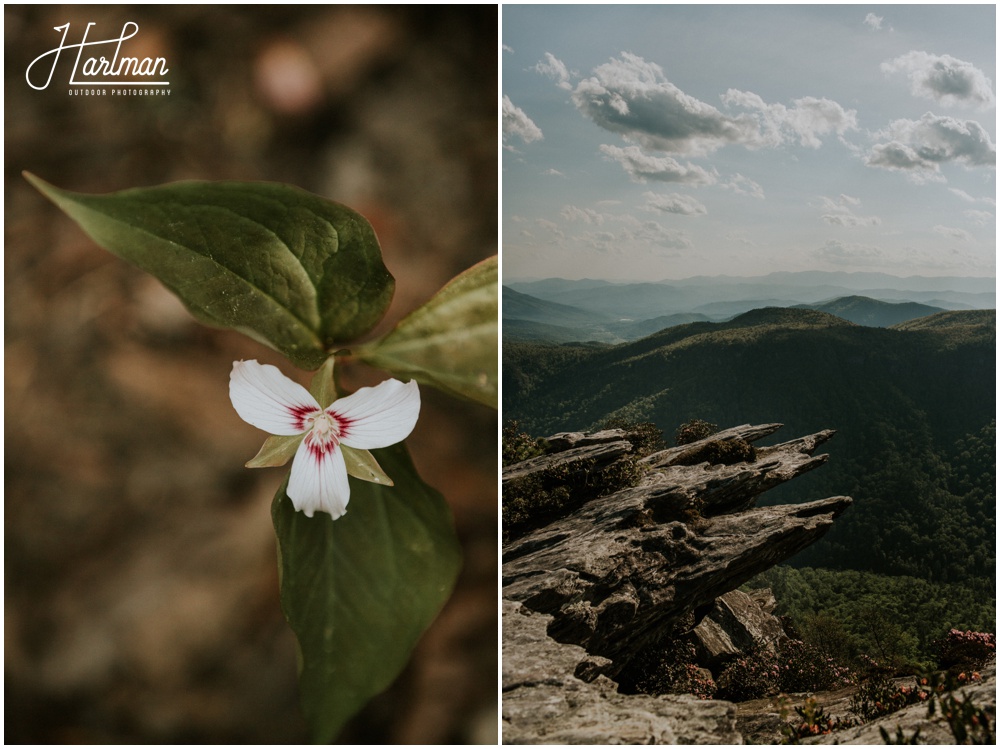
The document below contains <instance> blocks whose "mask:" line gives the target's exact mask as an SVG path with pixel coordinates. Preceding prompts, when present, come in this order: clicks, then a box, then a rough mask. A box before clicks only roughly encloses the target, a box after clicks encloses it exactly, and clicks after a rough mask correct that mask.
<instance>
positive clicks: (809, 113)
mask: <svg viewBox="0 0 1000 749" xmlns="http://www.w3.org/2000/svg"><path fill="white" fill-rule="evenodd" d="M722 101H723V103H724V104H726V105H728V106H735V107H742V108H744V109H751V110H754V111H755V112H756V115H755V117H756V119H757V120H758V123H759V128H760V133H761V138H762V140H763V142H764V144H766V145H768V146H773V147H777V146H780V145H782V144H783V143H786V142H788V141H789V140H790V139H797V140H798V141H799V144H800V145H802V146H809V147H810V148H819V147H820V146H821V145H823V141H821V140H820V139H819V136H820V135H826V134H827V133H830V132H835V133H837V134H838V135H843V134H844V133H845V132H846V131H847V130H857V129H858V114H857V112H856V111H855V110H853V109H848V110H845V109H844V108H843V107H842V106H840V105H839V104H838V103H837V102H835V101H832V100H830V99H817V98H816V97H814V96H806V97H803V98H801V99H793V100H792V106H791V107H786V106H785V105H784V104H768V103H766V102H765V101H764V100H763V99H762V98H761V97H760V96H758V95H757V94H754V93H751V92H749V91H738V90H736V89H734V88H731V89H729V90H728V91H727V92H726V93H725V94H723V95H722Z"/></svg>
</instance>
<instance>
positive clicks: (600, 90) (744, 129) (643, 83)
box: [573, 52, 756, 155]
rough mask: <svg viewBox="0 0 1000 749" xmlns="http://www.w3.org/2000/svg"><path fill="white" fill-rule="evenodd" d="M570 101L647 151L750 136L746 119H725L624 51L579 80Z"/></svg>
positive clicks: (708, 145) (751, 125)
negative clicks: (618, 57) (590, 74)
mask: <svg viewBox="0 0 1000 749" xmlns="http://www.w3.org/2000/svg"><path fill="white" fill-rule="evenodd" d="M573 102H574V103H575V104H576V106H577V108H578V109H579V110H580V112H582V113H583V114H584V115H585V116H586V117H588V118H590V119H591V120H593V121H594V122H595V123H596V124H597V125H599V126H600V127H602V128H604V129H605V130H608V131H610V132H613V133H619V134H620V135H622V136H624V137H625V138H626V139H627V140H629V141H632V142H633V143H637V144H638V145H640V146H642V147H643V148H646V149H648V150H653V151H665V152H668V153H679V154H688V155H703V154H707V153H711V152H712V151H715V150H716V149H718V148H720V147H722V146H724V145H726V144H727V143H746V142H753V141H754V140H755V138H756V123H755V122H754V121H753V119H752V118H750V117H745V118H743V119H739V118H737V119H733V118H730V117H727V116H726V115H724V114H722V112H720V111H719V110H718V109H716V108H715V107H713V106H711V105H710V104H706V103H705V102H703V101H699V100H698V99H696V98H694V97H693V96H688V95H687V94H685V93H684V92H683V91H681V90H680V89H679V88H678V87H677V86H675V85H674V84H673V83H671V82H670V81H668V80H667V79H666V77H665V76H664V75H663V69H662V68H660V66H659V65H656V64H655V63H650V62H646V61H645V60H643V59H642V58H641V57H638V56H637V55H633V54H631V53H629V52H623V53H622V59H620V60H619V59H615V58H612V59H611V62H608V63H605V64H604V65H599V66H598V67H597V68H595V69H594V75H593V77H591V78H586V79H584V80H582V81H580V83H578V84H577V87H576V90H575V91H574V92H573Z"/></svg>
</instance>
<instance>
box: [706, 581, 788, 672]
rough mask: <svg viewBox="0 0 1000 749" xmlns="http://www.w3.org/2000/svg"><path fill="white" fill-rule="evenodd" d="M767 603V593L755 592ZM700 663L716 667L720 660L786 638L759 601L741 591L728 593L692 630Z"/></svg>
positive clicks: (779, 624) (780, 627)
mask: <svg viewBox="0 0 1000 749" xmlns="http://www.w3.org/2000/svg"><path fill="white" fill-rule="evenodd" d="M754 592H755V593H760V594H762V597H764V598H765V600H766V598H767V597H768V596H770V601H774V597H773V596H771V595H770V590H763V591H754ZM772 610H773V609H772ZM692 633H693V635H694V637H695V644H696V646H697V648H698V655H699V659H698V662H699V663H704V664H705V665H707V666H709V667H710V668H713V669H714V668H716V667H717V666H719V665H721V664H722V662H723V661H725V660H726V659H728V658H732V657H733V656H736V655H738V654H740V653H745V652H748V651H750V650H753V649H754V648H768V649H770V650H772V651H774V649H775V647H776V646H777V645H778V644H779V643H781V641H782V640H784V639H786V635H785V630H784V628H783V627H782V626H781V622H780V621H779V620H778V618H777V617H776V616H774V615H772V614H771V612H770V611H768V610H767V608H766V606H762V605H761V603H760V601H759V600H758V599H757V598H756V597H754V596H751V595H749V594H747V593H744V592H743V591H741V590H731V591H729V592H728V593H726V594H725V595H724V596H719V598H717V599H715V606H713V607H712V610H711V611H710V612H709V613H708V616H706V617H705V618H704V619H702V620H701V622H699V624H698V626H697V627H695V628H694V629H693V630H692Z"/></svg>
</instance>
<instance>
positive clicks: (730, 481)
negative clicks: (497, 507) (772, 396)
mask: <svg viewBox="0 0 1000 749" xmlns="http://www.w3.org/2000/svg"><path fill="white" fill-rule="evenodd" d="M778 428H780V425H779V424H767V425H760V426H751V425H745V426H742V427H735V428H733V429H728V430H726V431H725V432H721V433H718V434H716V435H713V436H712V437H710V438H708V441H711V440H716V441H718V440H720V439H741V440H746V441H748V442H752V441H754V440H758V439H761V438H763V437H765V436H767V435H769V434H772V433H773V432H774V431H776V430H777V429H778ZM833 434H834V433H833V432H832V431H823V432H818V433H816V434H813V435H809V436H807V437H802V438H800V439H797V440H793V441H790V442H785V443H782V444H779V445H773V446H770V447H765V448H759V449H758V450H757V451H756V459H755V460H753V461H752V462H740V463H736V464H733V465H712V464H709V463H701V464H699V465H680V464H678V463H679V462H683V460H684V459H685V455H687V456H688V457H690V455H691V454H692V453H691V450H692V449H695V450H696V449H698V447H699V443H702V446H703V445H704V443H706V440H700V441H699V442H695V443H691V444H690V445H685V446H683V447H682V448H671V449H669V450H664V451H661V452H658V453H656V454H654V455H650V456H648V457H647V458H644V459H643V461H641V462H642V464H643V465H645V466H648V468H649V472H648V473H647V474H646V475H644V476H643V478H642V479H641V480H640V482H639V484H638V485H637V486H634V487H632V488H629V489H624V490H622V491H619V492H616V493H615V494H612V495H609V496H605V497H600V498H598V499H594V500H591V501H589V502H587V503H585V504H584V505H582V506H581V507H579V508H577V509H576V510H574V511H573V512H571V513H570V514H569V515H567V516H565V517H562V518H559V519H557V520H555V521H553V522H551V523H550V524H548V525H547V526H545V527H543V528H540V529H537V530H534V531H531V532H529V533H527V534H525V535H523V536H521V537H518V538H516V539H513V540H511V541H510V542H509V543H507V544H505V546H504V556H503V598H504V614H503V616H504V622H503V628H504V673H505V677H504V678H505V685H506V684H507V675H508V673H509V674H511V675H512V678H513V675H514V674H519V677H518V679H517V680H516V681H517V682H518V686H516V687H514V686H511V688H510V689H509V690H508V688H507V686H505V695H504V740H505V742H514V743H517V742H522V743H577V742H586V743H646V742H647V741H657V742H659V741H664V742H671V741H685V742H686V743H699V742H696V741H694V740H687V739H686V738H685V737H684V736H682V735H681V734H680V733H678V732H677V731H678V729H677V728H676V727H674V726H666V727H662V726H661V724H660V723H658V722H655V721H653V718H652V717H650V716H656V715H660V713H658V712H656V711H655V710H653V709H652V708H651V707H650V705H658V706H662V705H664V704H669V703H670V702H672V701H673V699H674V698H672V697H671V698H667V697H649V696H644V695H619V694H617V692H615V691H614V682H613V681H611V680H612V679H614V678H615V677H616V676H618V675H619V674H621V673H622V671H623V670H624V669H627V668H628V666H629V664H630V661H631V660H632V659H634V658H636V657H637V656H638V654H640V653H642V652H643V651H645V650H646V649H648V648H650V647H655V646H656V644H657V642H658V641H659V640H660V639H661V638H662V637H663V636H664V634H667V633H670V632H671V631H674V630H675V629H677V628H678V627H679V626H681V625H682V624H683V623H684V622H686V621H688V620H689V619H690V618H691V615H692V614H693V613H694V612H696V611H697V612H698V613H699V615H702V614H704V613H706V612H707V611H708V610H710V609H711V607H712V606H713V604H714V602H715V600H716V599H717V598H719V597H720V596H724V595H726V594H729V593H731V591H734V590H735V589H736V588H737V587H739V586H740V585H742V584H743V583H745V582H746V581H747V580H749V579H750V578H752V577H753V576H754V575H756V574H758V573H759V572H763V571H764V570H767V569H769V568H771V567H773V566H774V565H776V564H778V563H780V562H782V561H784V560H785V559H787V558H789V557H791V556H793V555H794V554H796V553H798V552H799V551H801V550H802V549H804V548H805V547H806V546H808V545H809V544H811V543H813V542H814V541H815V540H817V539H818V538H819V537H820V536H822V535H823V534H824V533H825V532H826V531H827V530H829V528H830V527H831V525H832V523H833V521H834V519H835V518H836V517H837V516H838V515H840V513H842V512H843V511H844V510H845V509H846V508H847V507H848V506H849V505H850V504H851V499H850V498H849V497H830V498H827V499H820V500H816V501H813V502H807V503H803V504H798V505H780V506H772V507H763V508H757V507H754V504H755V502H756V499H757V497H758V496H759V495H760V494H761V493H762V492H764V491H766V490H767V489H770V488H772V487H773V486H776V485H778V484H780V483H782V482H784V481H788V480H789V479H791V478H794V477H795V476H798V475H800V474H802V473H804V472H806V471H809V470H811V469H813V468H815V467H817V466H819V465H822V464H823V463H824V462H825V461H826V459H827V456H824V455H821V456H815V457H813V455H812V453H813V451H814V450H815V449H816V447H817V446H818V445H820V444H822V443H823V442H825V441H826V440H828V439H829V438H830V437H831V436H833ZM622 442H623V440H620V439H613V440H612V441H610V442H607V441H602V442H598V443H589V444H588V443H587V441H586V438H585V437H584V438H581V439H577V438H576V437H574V438H573V439H571V440H568V441H567V442H565V444H575V445H577V446H576V447H569V448H567V449H566V450H563V451H562V452H559V453H555V454H549V455H545V456H541V457H540V458H534V459H532V460H529V461H524V462H523V463H520V464H518V465H516V466H511V467H508V468H507V469H505V471H504V480H505V481H508V480H510V478H512V477H515V476H516V477H524V476H530V475H531V474H532V473H534V472H536V471H542V470H546V469H547V468H551V467H552V466H553V465H570V464H569V463H567V462H566V460H567V458H569V459H570V460H574V461H576V460H592V459H594V458H595V456H602V459H604V460H607V459H608V458H609V456H611V455H612V454H613V452H617V453H618V456H619V457H620V456H621V455H625V454H627V452H628V450H629V449H630V446H628V443H627V442H625V446H628V448H626V447H623V446H622ZM559 444H564V443H559ZM583 456H586V457H583ZM616 459H617V458H611V462H613V460H616ZM560 460H561V461H562V462H557V461H560ZM739 598H740V597H739V596H735V597H734V596H731V598H730V600H737V599H739ZM744 598H746V599H747V600H749V598H748V597H746V596H744ZM741 604H745V605H746V606H747V607H749V606H751V605H753V604H752V603H747V602H746V601H743V600H741ZM757 608H758V610H759V607H757ZM530 612H535V616H534V617H532V616H530ZM527 619H532V626H533V627H534V630H533V632H534V635H532V637H533V638H534V639H529V640H526V639H525V638H524V637H522V636H520V635H517V636H515V635H514V633H515V632H517V631H518V630H520V629H521V628H522V626H523V624H524V620H527ZM763 621H764V615H763V612H761V621H760V622H758V623H757V624H754V625H752V626H751V628H750V629H752V630H753V631H754V633H755V634H756V635H757V636H759V637H760V638H762V639H766V638H767V637H769V636H770V634H768V633H773V631H772V630H770V629H767V628H766V625H765V624H763V623H762V622H763ZM687 626H690V624H687ZM542 627H544V629H545V633H546V635H547V636H546V637H544V638H543V637H542V635H541V634H540V628H542ZM508 632H511V633H512V634H511V636H512V637H513V638H514V639H511V640H508ZM750 637H751V639H753V637H754V635H750ZM560 643H561V645H560ZM567 646H579V647H572V648H570V649H568V650H567V649H562V650H560V656H559V660H558V662H556V661H555V660H551V659H548V660H540V659H539V658H538V657H537V655H536V654H537V653H538V652H540V651H542V650H545V649H547V648H557V647H558V648H566V647H567ZM584 679H586V680H588V681H584ZM585 685H586V686H585ZM529 686H530V687H531V689H533V690H537V689H541V688H542V686H545V689H546V690H547V691H545V692H544V694H542V693H537V692H536V693H534V694H528V693H527V692H525V691H524V690H525V689H527V688H528V687H529ZM595 689H596V690H598V692H597V693H600V694H601V695H602V696H601V697H600V699H599V700H598V699H596V698H594V697H593V695H594V694H596V693H595V692H594V691H593V690H595ZM588 690H590V691H588ZM583 693H585V694H587V695H588V696H587V698H586V699H585V700H582V698H581V697H580V695H581V694H583ZM612 695H614V696H613V697H612ZM581 700H582V701H581ZM649 700H653V702H649ZM664 700H666V701H667V702H664ZM687 704H696V705H712V704H720V703H712V702H710V701H709V702H697V701H692V702H690V703H687ZM722 704H724V703H722ZM730 707H731V706H730ZM657 709H659V708H657ZM701 709H703V708H699V710H701ZM728 709H729V708H726V710H728ZM681 712H682V713H683V711H681ZM726 714H727V715H728V714H729V713H728V712H727V713H726ZM561 716H567V722H566V723H560V722H559V721H561V720H562V717H561ZM677 719H680V717H678V718H677ZM727 720H728V719H727ZM618 721H620V723H619V722H618ZM556 725H564V726H566V727H565V729H563V728H560V729H559V732H558V735H553V734H552V733H551V730H553V727H554V726H556ZM727 725H728V724H727ZM593 726H613V731H612V734H611V735H608V734H607V733H605V732H604V728H601V729H600V730H598V729H594V730H591V727H593ZM726 731H728V732H731V733H733V734H734V735H735V731H732V730H731V729H729V728H727V729H726ZM626 734H627V735H626ZM616 737H617V738H616ZM735 740H736V739H734V738H733V736H729V735H728V734H727V735H726V736H723V735H722V734H716V735H715V736H713V737H712V739H711V740H710V741H707V742H706V743H731V742H733V741H735Z"/></svg>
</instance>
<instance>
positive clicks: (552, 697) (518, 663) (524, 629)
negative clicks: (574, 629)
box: [503, 601, 742, 744]
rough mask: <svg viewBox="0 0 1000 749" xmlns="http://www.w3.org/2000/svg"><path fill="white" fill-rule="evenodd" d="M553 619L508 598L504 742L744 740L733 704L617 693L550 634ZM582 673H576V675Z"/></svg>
mask: <svg viewBox="0 0 1000 749" xmlns="http://www.w3.org/2000/svg"><path fill="white" fill-rule="evenodd" d="M551 621H552V617H551V616H549V615H547V614H540V613H538V612H535V611H532V610H531V609H529V608H527V607H525V606H522V605H521V604H518V603H514V602H512V601H504V602H503V740H504V743H505V744H720V743H721V744H740V743H742V741H741V737H740V734H739V733H738V732H737V730H736V708H735V706H734V705H731V704H729V703H728V702H715V701H703V700H698V699H697V698H695V697H693V696H690V695H667V696H663V697H650V696H647V695H624V694H619V692H618V685H617V684H615V683H614V682H613V681H611V680H610V679H608V678H607V677H606V676H601V675H593V674H592V673H591V674H589V675H588V674H587V673H584V672H583V671H584V670H583V669H580V668H579V666H580V664H581V663H583V664H587V663H590V661H588V659H587V653H586V651H584V650H583V649H582V648H580V647H578V646H575V645H560V644H559V643H556V642H555V641H553V640H552V638H550V637H549V636H548V634H547V633H546V629H547V627H548V625H549V624H550V623H551ZM575 673H580V676H582V677H583V678H579V677H578V676H576V675H574V674H575Z"/></svg>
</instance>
